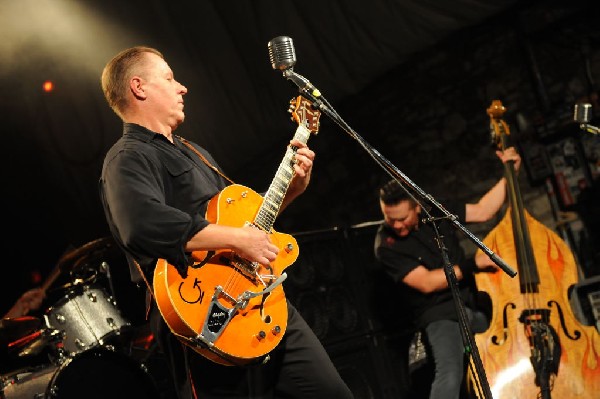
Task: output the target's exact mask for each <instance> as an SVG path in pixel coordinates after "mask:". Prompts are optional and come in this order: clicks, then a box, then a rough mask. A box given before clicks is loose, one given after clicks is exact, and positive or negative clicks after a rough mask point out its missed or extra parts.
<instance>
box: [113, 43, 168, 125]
mask: <svg viewBox="0 0 600 399" xmlns="http://www.w3.org/2000/svg"><path fill="white" fill-rule="evenodd" d="M146 53H152V54H156V55H158V56H159V57H160V58H162V59H164V58H165V57H164V56H163V55H162V54H161V52H160V51H158V50H156V49H154V48H152V47H145V46H135V47H131V48H128V49H125V50H122V51H121V52H119V53H118V54H117V55H115V56H114V57H113V58H112V59H111V60H110V61H109V62H108V63H107V64H106V66H105V67H104V69H103V70H102V78H101V83H102V91H103V92H104V97H105V98H106V101H107V102H108V105H110V107H111V108H112V109H113V111H115V113H116V114H117V115H118V116H119V117H120V118H121V119H123V115H124V113H125V111H126V109H127V106H128V102H127V93H128V91H129V79H131V77H132V76H133V75H135V74H136V70H137V67H138V66H139V65H141V64H143V63H144V61H145V57H144V55H145V54H146Z"/></svg>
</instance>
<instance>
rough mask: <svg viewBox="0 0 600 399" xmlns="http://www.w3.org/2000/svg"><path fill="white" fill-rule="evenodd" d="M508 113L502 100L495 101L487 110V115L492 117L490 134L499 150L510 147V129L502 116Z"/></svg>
mask: <svg viewBox="0 0 600 399" xmlns="http://www.w3.org/2000/svg"><path fill="white" fill-rule="evenodd" d="M505 112H506V108H505V107H504V105H502V102H501V101H500V100H493V101H492V104H491V105H490V107H489V108H488V109H487V114H488V115H489V116H490V134H491V136H492V137H491V138H492V144H493V145H494V147H496V148H497V149H498V150H504V149H506V148H507V147H508V146H509V145H508V136H509V135H510V129H509V128H508V124H507V123H506V122H505V121H504V120H503V119H502V115H504V113H505Z"/></svg>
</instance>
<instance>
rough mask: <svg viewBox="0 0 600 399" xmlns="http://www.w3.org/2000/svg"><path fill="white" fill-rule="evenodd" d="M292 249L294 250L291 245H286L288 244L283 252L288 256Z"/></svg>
mask: <svg viewBox="0 0 600 399" xmlns="http://www.w3.org/2000/svg"><path fill="white" fill-rule="evenodd" d="M293 249H294V246H293V245H292V243H288V244H287V245H286V246H285V252H287V253H288V254H289V253H290V252H292V250H293Z"/></svg>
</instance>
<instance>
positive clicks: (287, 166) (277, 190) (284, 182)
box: [254, 125, 310, 231]
mask: <svg viewBox="0 0 600 399" xmlns="http://www.w3.org/2000/svg"><path fill="white" fill-rule="evenodd" d="M309 137H310V130H308V129H307V128H306V127H304V126H303V125H298V128H297V129H296V133H295V134H294V138H295V139H296V140H298V141H300V142H302V143H304V144H306V143H307V142H308V138H309ZM296 150H297V148H295V147H293V146H288V147H287V150H286V152H285V156H284V157H283V160H282V161H281V163H280V164H279V167H278V168H277V172H276V173H275V177H274V178H273V181H272V182H271V185H270V186H269V189H268V190H267V192H266V194H265V196H264V201H263V203H262V205H261V206H260V208H259V210H258V213H257V215H256V218H255V220H254V224H256V225H257V226H258V227H260V228H261V229H263V230H264V231H270V230H271V228H272V227H273V224H274V223H275V218H276V217H277V215H278V214H279V209H280V208H281V204H282V203H283V198H284V197H285V194H286V193H287V190H288V188H289V186H290V182H291V181H292V178H293V177H294V156H295V155H296Z"/></svg>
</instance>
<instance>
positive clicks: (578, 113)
mask: <svg viewBox="0 0 600 399" xmlns="http://www.w3.org/2000/svg"><path fill="white" fill-rule="evenodd" d="M573 119H574V120H575V122H578V123H579V127H580V128H581V130H585V131H586V132H588V133H592V134H600V129H599V128H597V127H596V126H592V125H590V124H589V121H590V120H591V119H592V104H589V103H581V104H575V110H574V112H573Z"/></svg>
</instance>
